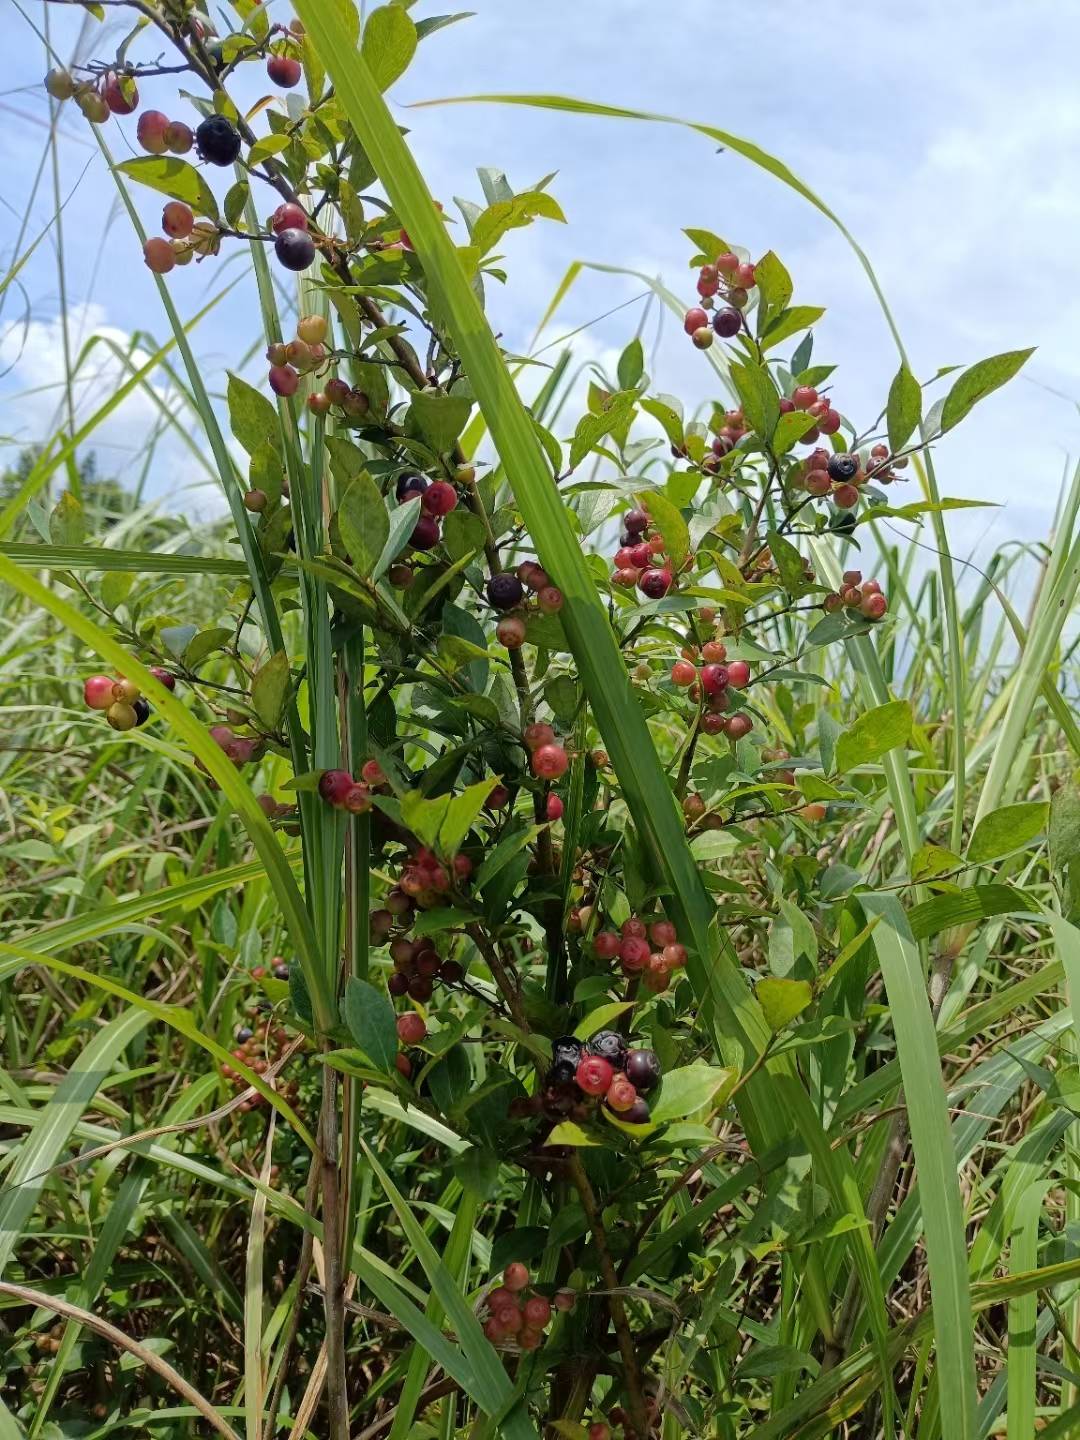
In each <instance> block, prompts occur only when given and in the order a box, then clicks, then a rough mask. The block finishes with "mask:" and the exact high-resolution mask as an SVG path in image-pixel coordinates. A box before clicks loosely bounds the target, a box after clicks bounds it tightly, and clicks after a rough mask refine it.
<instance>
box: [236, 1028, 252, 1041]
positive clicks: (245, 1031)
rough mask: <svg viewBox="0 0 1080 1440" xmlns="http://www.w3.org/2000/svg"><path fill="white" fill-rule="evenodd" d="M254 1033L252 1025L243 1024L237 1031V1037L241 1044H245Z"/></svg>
mask: <svg viewBox="0 0 1080 1440" xmlns="http://www.w3.org/2000/svg"><path fill="white" fill-rule="evenodd" d="M254 1033H255V1032H254V1031H253V1030H252V1029H251V1027H250V1025H241V1026H240V1029H239V1030H237V1032H236V1038H237V1040H238V1041H239V1043H240V1044H241V1045H244V1044H246V1043H247V1041H249V1040H250V1039H251V1037H252V1035H253V1034H254Z"/></svg>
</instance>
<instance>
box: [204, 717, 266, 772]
mask: <svg viewBox="0 0 1080 1440" xmlns="http://www.w3.org/2000/svg"><path fill="white" fill-rule="evenodd" d="M210 739H211V740H213V742H214V744H215V745H216V746H217V747H218V749H219V750H223V751H224V752H225V755H226V757H227V758H228V759H229V760H231V761H232V762H233V764H234V765H235V766H236V767H237V768H238V769H239V767H240V766H241V765H246V764H248V762H249V761H251V760H256V759H258V756H259V753H260V751H261V748H262V742H261V741H260V740H257V739H253V738H252V737H251V736H250V735H237V733H236V731H235V730H234V729H233V728H232V727H231V726H230V725H211V726H210Z"/></svg>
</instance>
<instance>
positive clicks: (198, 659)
mask: <svg viewBox="0 0 1080 1440" xmlns="http://www.w3.org/2000/svg"><path fill="white" fill-rule="evenodd" d="M185 628H186V627H185ZM235 633H236V632H235V631H234V630H231V629H229V628H227V627H226V626H224V625H212V626H211V627H210V629H209V630H200V631H199V632H198V633H197V634H195V635H192V636H191V638H190V639H188V640H186V641H185V642H184V644H183V645H182V646H181V650H180V654H181V658H182V659H183V661H184V664H185V665H186V666H188V668H189V669H191V670H195V669H197V668H198V667H199V666H200V665H201V664H202V662H203V661H204V660H205V659H206V658H207V656H208V655H213V654H215V653H216V652H217V651H218V650H223V649H224V648H225V646H226V645H228V643H229V641H230V640H231V639H232V638H233V635H234V634H235ZM161 634H162V638H164V636H165V631H164V630H163V631H162V632H161ZM166 643H167V642H166ZM170 648H172V647H170Z"/></svg>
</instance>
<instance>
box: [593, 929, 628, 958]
mask: <svg viewBox="0 0 1080 1440" xmlns="http://www.w3.org/2000/svg"><path fill="white" fill-rule="evenodd" d="M592 943H593V953H594V954H595V955H596V957H597V959H598V960H614V959H615V956H616V955H618V953H619V947H620V945H621V944H622V941H621V940H620V938H619V936H618V935H616V934H615V931H614V930H598V931H597V932H596V934H595V935H594V936H593V942H592Z"/></svg>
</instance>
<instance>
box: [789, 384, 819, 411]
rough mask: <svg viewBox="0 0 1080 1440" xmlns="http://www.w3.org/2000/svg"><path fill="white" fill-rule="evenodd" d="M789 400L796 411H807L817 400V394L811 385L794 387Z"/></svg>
mask: <svg viewBox="0 0 1080 1440" xmlns="http://www.w3.org/2000/svg"><path fill="white" fill-rule="evenodd" d="M791 398H792V400H793V402H794V404H795V408H796V410H809V409H810V406H811V405H813V403H814V402H815V400H816V399H817V398H818V393H817V391H816V390H815V389H814V387H813V386H812V385H796V387H795V389H794V390H793V391H792V395H791Z"/></svg>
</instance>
